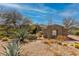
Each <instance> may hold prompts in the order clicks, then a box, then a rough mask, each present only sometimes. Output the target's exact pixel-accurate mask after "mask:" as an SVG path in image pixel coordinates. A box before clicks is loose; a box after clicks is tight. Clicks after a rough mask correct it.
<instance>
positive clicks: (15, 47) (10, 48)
mask: <svg viewBox="0 0 79 59" xmlns="http://www.w3.org/2000/svg"><path fill="white" fill-rule="evenodd" d="M3 48H4V50H5V52H4V55H6V56H19V55H20V49H21V47H20V44H19V43H16V42H14V41H12V42H9V43H8V45H7V47H5V46H3Z"/></svg>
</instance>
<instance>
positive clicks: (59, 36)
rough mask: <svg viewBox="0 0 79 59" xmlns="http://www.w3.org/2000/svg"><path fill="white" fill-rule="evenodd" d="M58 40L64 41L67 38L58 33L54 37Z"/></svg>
mask: <svg viewBox="0 0 79 59" xmlns="http://www.w3.org/2000/svg"><path fill="white" fill-rule="evenodd" d="M56 39H57V40H58V41H64V40H66V39H67V37H66V36H63V35H58V36H57V38H56Z"/></svg>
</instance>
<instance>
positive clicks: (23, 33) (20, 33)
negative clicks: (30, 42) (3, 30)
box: [16, 29, 29, 42]
mask: <svg viewBox="0 0 79 59" xmlns="http://www.w3.org/2000/svg"><path fill="white" fill-rule="evenodd" d="M28 34H29V33H28V32H27V30H26V29H18V30H17V31H16V38H17V40H18V41H20V42H24V39H25V38H26V37H27V36H28Z"/></svg>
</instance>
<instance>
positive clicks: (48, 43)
mask: <svg viewBox="0 0 79 59" xmlns="http://www.w3.org/2000/svg"><path fill="white" fill-rule="evenodd" d="M44 44H47V45H49V46H50V45H51V44H52V43H51V41H50V40H46V41H44Z"/></svg>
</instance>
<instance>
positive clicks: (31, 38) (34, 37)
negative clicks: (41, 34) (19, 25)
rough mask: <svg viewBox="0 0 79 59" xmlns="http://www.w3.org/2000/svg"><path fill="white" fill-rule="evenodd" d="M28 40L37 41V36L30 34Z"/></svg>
mask: <svg viewBox="0 0 79 59" xmlns="http://www.w3.org/2000/svg"><path fill="white" fill-rule="evenodd" d="M27 39H28V40H30V41H32V40H36V39H37V36H36V35H34V34H29V36H28V37H27Z"/></svg>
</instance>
